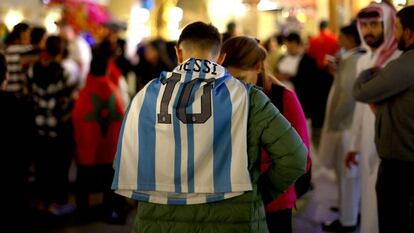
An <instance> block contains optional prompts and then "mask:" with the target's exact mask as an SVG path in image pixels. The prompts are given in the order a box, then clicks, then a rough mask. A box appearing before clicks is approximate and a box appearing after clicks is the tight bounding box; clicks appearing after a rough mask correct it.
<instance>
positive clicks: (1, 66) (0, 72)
mask: <svg viewBox="0 0 414 233" xmlns="http://www.w3.org/2000/svg"><path fill="white" fill-rule="evenodd" d="M6 74H7V62H6V58H5V57H4V55H3V54H2V53H0V84H1V83H3V81H4V80H5V79H6Z"/></svg>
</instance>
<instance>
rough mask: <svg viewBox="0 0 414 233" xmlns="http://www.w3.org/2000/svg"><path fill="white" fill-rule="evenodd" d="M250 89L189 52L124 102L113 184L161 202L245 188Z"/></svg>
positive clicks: (219, 196)
mask: <svg viewBox="0 0 414 233" xmlns="http://www.w3.org/2000/svg"><path fill="white" fill-rule="evenodd" d="M248 110H249V94H248V90H247V88H246V86H245V85H244V84H243V83H241V82H240V81H238V80H237V79H235V78H233V77H231V75H230V74H229V73H228V72H227V71H226V70H225V68H223V67H222V66H220V65H218V64H215V63H213V62H210V61H208V60H201V59H194V58H191V59H189V60H187V61H186V62H184V63H182V64H181V65H179V66H178V67H176V68H175V69H174V71H173V72H170V73H163V74H161V77H160V78H158V79H154V80H153V81H151V82H150V83H148V84H147V85H146V86H145V88H144V89H143V90H141V91H140V92H139V93H138V94H137V95H136V96H135V98H134V100H133V101H132V102H131V104H130V106H129V107H128V110H127V113H126V115H125V118H124V122H123V125H122V128H121V133H120V135H119V141H118V149H117V154H116V161H115V177H114V180H113V184H112V189H114V190H115V191H116V192H117V193H118V194H121V195H124V196H127V197H131V198H133V199H135V200H138V201H145V202H152V203H160V204H176V205H186V204H199V203H208V202H214V201H220V200H223V199H227V198H231V197H235V196H238V195H241V194H243V192H245V191H249V190H252V184H251V180H250V175H249V171H248V158H247V145H246V143H247V118H248Z"/></svg>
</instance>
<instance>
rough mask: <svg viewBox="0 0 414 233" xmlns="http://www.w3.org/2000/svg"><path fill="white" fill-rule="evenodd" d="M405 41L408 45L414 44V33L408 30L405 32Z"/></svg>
mask: <svg viewBox="0 0 414 233" xmlns="http://www.w3.org/2000/svg"><path fill="white" fill-rule="evenodd" d="M403 39H404V40H405V42H406V43H407V44H410V42H412V43H414V31H412V30H410V29H408V28H406V29H405V30H404V32H403Z"/></svg>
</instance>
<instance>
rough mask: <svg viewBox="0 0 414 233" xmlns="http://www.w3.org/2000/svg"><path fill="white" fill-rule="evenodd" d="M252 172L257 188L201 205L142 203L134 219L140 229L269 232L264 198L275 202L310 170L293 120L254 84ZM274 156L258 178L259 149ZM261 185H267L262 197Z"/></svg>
mask: <svg viewBox="0 0 414 233" xmlns="http://www.w3.org/2000/svg"><path fill="white" fill-rule="evenodd" d="M247 140H248V142H247V143H248V156H249V172H250V177H251V180H252V184H253V191H250V192H246V193H245V194H243V195H241V196H238V197H235V198H230V199H226V200H224V201H220V202H215V203H209V204H198V205H162V204H154V203H144V202H140V203H139V204H138V211H137V215H136V218H135V223H134V232H137V233H138V232H139V233H164V232H168V233H173V232H177V233H195V232H197V233H232V232H234V233H243V232H246V233H247V232H249V233H253V232H255V233H256V232H257V233H266V232H268V229H267V225H266V215H265V210H264V204H263V201H262V195H263V200H264V201H265V202H266V201H267V200H269V201H270V200H273V199H274V198H275V197H277V196H278V195H279V194H281V193H282V192H283V191H284V190H286V189H287V188H288V187H289V186H290V185H291V184H292V183H293V182H294V181H295V180H296V179H297V178H298V177H299V176H301V175H302V174H303V173H304V172H305V168H306V156H307V150H306V147H305V145H304V143H303V142H302V140H301V139H300V137H299V135H298V134H297V133H296V131H295V130H294V129H293V128H292V127H291V125H290V123H289V122H288V121H287V120H286V119H285V118H284V117H283V116H282V115H281V114H280V112H279V111H278V110H277V108H276V107H275V106H273V105H272V104H271V102H270V100H269V99H268V98H267V97H266V95H265V94H264V93H263V92H262V91H260V90H259V89H257V88H255V87H252V88H250V109H249V120H248V139H247ZM262 147H263V148H265V149H266V150H267V151H268V152H269V155H270V157H271V158H272V160H273V164H272V166H271V168H270V169H269V170H268V172H267V173H265V174H263V175H262V176H260V177H259V168H260V150H261V148H262ZM258 185H264V186H265V187H268V189H267V191H268V192H267V193H263V194H262V195H261V194H260V193H259V191H258Z"/></svg>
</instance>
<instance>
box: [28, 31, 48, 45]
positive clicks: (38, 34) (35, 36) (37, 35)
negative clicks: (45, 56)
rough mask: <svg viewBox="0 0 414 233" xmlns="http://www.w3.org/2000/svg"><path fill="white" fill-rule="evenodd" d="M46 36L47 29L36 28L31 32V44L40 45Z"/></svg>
mask: <svg viewBox="0 0 414 233" xmlns="http://www.w3.org/2000/svg"><path fill="white" fill-rule="evenodd" d="M45 34H46V29H45V28H43V27H34V28H33V29H32V31H31V32H30V43H31V44H32V45H38V44H39V43H40V42H41V41H42V38H43V37H44V36H45Z"/></svg>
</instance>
